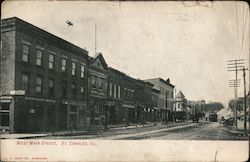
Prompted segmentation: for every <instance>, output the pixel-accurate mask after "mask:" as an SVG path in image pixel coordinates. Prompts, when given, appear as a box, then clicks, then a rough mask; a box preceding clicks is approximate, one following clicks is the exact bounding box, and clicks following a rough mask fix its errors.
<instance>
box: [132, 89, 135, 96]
mask: <svg viewBox="0 0 250 162" xmlns="http://www.w3.org/2000/svg"><path fill="white" fill-rule="evenodd" d="M134 92H135V91H134V90H131V98H133V97H134Z"/></svg>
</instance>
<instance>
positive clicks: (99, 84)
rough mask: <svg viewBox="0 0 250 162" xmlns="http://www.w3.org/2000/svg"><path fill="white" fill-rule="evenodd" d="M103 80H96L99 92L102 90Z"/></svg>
mask: <svg viewBox="0 0 250 162" xmlns="http://www.w3.org/2000/svg"><path fill="white" fill-rule="evenodd" d="M102 86H103V79H102V78H99V79H98V88H99V90H100V91H102V90H103V87H102Z"/></svg>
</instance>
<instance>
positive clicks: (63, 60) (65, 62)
mask: <svg viewBox="0 0 250 162" xmlns="http://www.w3.org/2000/svg"><path fill="white" fill-rule="evenodd" d="M66 66H67V59H66V58H62V72H66Z"/></svg>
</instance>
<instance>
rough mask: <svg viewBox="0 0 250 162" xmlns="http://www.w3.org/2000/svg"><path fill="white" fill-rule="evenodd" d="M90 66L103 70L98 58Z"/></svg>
mask: <svg viewBox="0 0 250 162" xmlns="http://www.w3.org/2000/svg"><path fill="white" fill-rule="evenodd" d="M92 65H93V66H95V67H97V68H99V69H102V70H105V68H104V65H103V64H102V62H101V61H100V58H97V59H95V61H94V62H93V63H92Z"/></svg>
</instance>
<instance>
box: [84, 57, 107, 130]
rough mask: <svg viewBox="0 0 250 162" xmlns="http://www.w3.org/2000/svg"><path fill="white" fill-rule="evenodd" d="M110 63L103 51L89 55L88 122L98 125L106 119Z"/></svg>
mask: <svg viewBox="0 0 250 162" xmlns="http://www.w3.org/2000/svg"><path fill="white" fill-rule="evenodd" d="M107 70H108V65H107V63H106V62H105V59H104V57H103V55H102V54H101V53H97V54H96V55H95V56H94V57H93V58H92V57H89V75H88V80H89V92H88V95H89V96H88V100H89V104H88V105H89V113H90V114H89V117H90V118H88V119H87V121H88V123H89V122H90V124H92V125H93V124H94V125H98V124H99V123H100V122H104V120H105V110H104V107H105V101H106V99H107V79H108V78H107Z"/></svg>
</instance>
